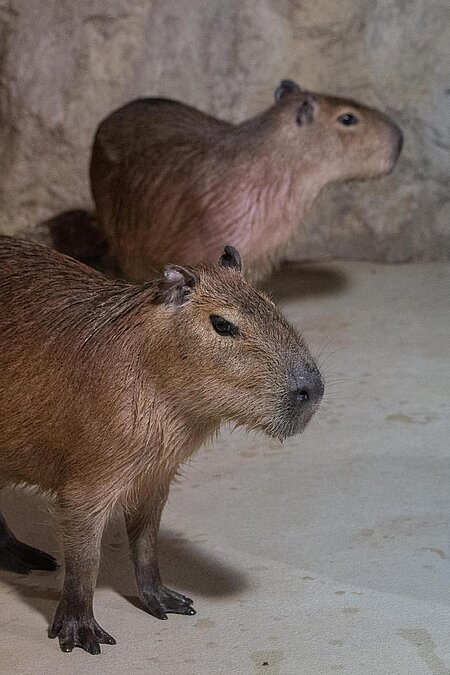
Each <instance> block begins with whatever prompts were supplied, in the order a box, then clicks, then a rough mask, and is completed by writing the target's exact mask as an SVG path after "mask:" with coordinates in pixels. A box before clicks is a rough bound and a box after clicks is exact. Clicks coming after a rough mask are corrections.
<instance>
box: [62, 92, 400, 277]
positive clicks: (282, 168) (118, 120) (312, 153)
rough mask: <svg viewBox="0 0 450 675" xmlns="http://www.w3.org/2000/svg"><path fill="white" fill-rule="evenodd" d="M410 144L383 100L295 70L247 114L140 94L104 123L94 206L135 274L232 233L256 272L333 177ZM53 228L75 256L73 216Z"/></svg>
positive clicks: (354, 174) (190, 256)
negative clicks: (331, 91)
mask: <svg viewBox="0 0 450 675" xmlns="http://www.w3.org/2000/svg"><path fill="white" fill-rule="evenodd" d="M401 146H402V134H401V131H400V129H399V128H398V126H397V125H396V124H394V122H392V120H390V119H389V118H388V117H387V116H386V115H384V114H383V113H381V112H379V111H378V110H375V109H373V108H368V107H366V106H363V105H361V104H359V103H356V102H355V101H351V100H346V99H344V98H336V97H333V96H326V95H323V94H317V93H312V92H310V91H305V90H303V89H301V88H300V87H299V86H298V85H297V84H296V83H295V82H292V81H290V80H284V81H282V82H281V84H280V85H279V86H278V88H277V89H276V92H275V102H274V104H273V105H272V106H271V107H270V108H268V109H267V110H265V111H264V112H262V113H260V114H258V115H256V116H255V117H252V118H250V119H248V120H246V121H244V122H242V123H241V124H229V123H228V122H225V121H223V120H218V119H215V118H214V117H211V116H210V115H206V114H204V113H202V112H200V111H198V110H196V109H194V108H192V107H190V106H188V105H184V104H183V103H179V102H177V101H171V100H166V99H161V98H143V99H138V100H135V101H132V102H130V103H128V104H127V105H125V106H124V107H122V108H120V109H119V110H116V111H115V112H113V113H112V114H110V115H108V117H106V119H105V120H104V121H103V122H102V123H101V124H100V126H99V127H98V130H97V133H96V136H95V140H94V144H93V149H92V159H91V168H90V176H91V187H92V194H93V197H94V201H95V206H96V217H97V219H98V224H99V228H100V229H101V230H103V233H104V235H105V237H106V240H107V241H108V243H109V246H110V249H111V252H112V256H113V258H115V259H116V262H117V264H118V267H119V269H120V272H121V274H122V275H123V276H125V277H126V278H127V279H129V280H133V281H146V280H148V279H150V278H152V277H153V276H154V274H155V271H156V270H160V269H162V266H163V265H164V264H165V263H167V262H176V263H179V264H186V263H190V264H191V263H198V262H213V261H215V260H217V258H218V257H219V256H220V253H221V251H222V250H223V246H224V244H225V243H231V244H233V245H234V246H236V247H237V248H238V249H239V250H240V252H241V254H242V255H243V256H244V258H245V261H246V275H247V277H248V278H249V279H251V280H253V281H256V280H259V279H261V278H262V277H264V276H265V275H266V274H267V273H268V272H270V270H271V269H272V268H273V266H274V265H275V264H276V263H277V262H279V261H280V259H281V258H282V256H283V253H284V252H285V250H286V247H287V245H288V243H289V241H290V240H291V238H292V236H293V235H294V234H295V231H296V229H297V226H298V223H299V221H300V220H301V218H302V217H303V216H304V215H305V213H306V212H307V211H308V209H309V208H310V206H311V205H312V203H313V201H314V199H315V198H316V197H317V195H318V194H319V192H320V190H321V189H322V188H323V187H324V186H325V185H327V184H329V183H332V182H335V181H346V180H352V179H356V180H363V179H367V178H371V177H374V176H381V175H383V174H386V173H388V172H389V171H391V170H392V168H393V167H394V165H395V163H396V161H397V158H398V156H399V153H400V150H401ZM88 218H89V216H88ZM82 220H83V218H82V217H81V218H80V224H81V223H82ZM80 227H82V225H80ZM53 228H54V229H56V230H58V229H60V230H62V233H61V234H60V235H58V233H56V237H55V241H56V239H57V240H58V242H57V247H58V249H59V250H62V251H63V252H68V253H69V254H71V253H72V250H71V248H72V247H73V248H74V250H75V255H76V249H77V248H78V246H73V242H71V241H70V233H68V232H67V233H66V232H65V224H64V219H63V220H62V221H61V222H60V223H58V220H56V221H55V223H53ZM80 236H83V235H82V231H81V229H80ZM66 238H67V239H69V241H67V242H66V245H64V243H65V239H66Z"/></svg>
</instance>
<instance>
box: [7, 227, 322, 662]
mask: <svg viewBox="0 0 450 675" xmlns="http://www.w3.org/2000/svg"><path fill="white" fill-rule="evenodd" d="M0 342H1V345H2V349H1V352H0V488H1V487H3V486H5V485H7V484H27V485H33V486H38V487H39V488H41V489H42V490H45V491H47V492H48V493H51V494H52V495H53V496H54V498H55V501H56V505H57V507H58V510H59V513H60V518H61V533H62V545H63V548H64V556H65V579H64V587H63V592H62V596H61V601H60V603H59V606H58V608H57V610H56V614H55V618H54V621H53V625H52V627H51V630H50V636H52V637H56V636H58V638H59V641H60V645H61V648H62V650H63V651H71V650H72V649H73V647H74V646H80V647H83V648H84V649H85V650H86V651H88V652H90V653H98V652H99V651H100V646H99V645H100V644H101V643H108V644H113V643H114V640H113V638H111V636H109V635H108V634H107V633H106V632H105V631H104V630H103V629H102V628H101V627H100V626H99V625H98V624H97V622H96V621H95V619H94V615H93V609H92V599H93V593H94V587H95V582H96V576H97V569H98V560H99V551H100V542H101V536H102V532H103V529H104V526H105V523H106V521H107V519H108V516H109V515H110V513H111V511H112V509H113V508H114V506H115V505H122V507H123V508H124V512H125V521H126V527H127V532H128V537H129V542H130V549H131V555H132V559H133V562H134V566H135V573H136V582H137V587H138V591H139V596H140V598H141V601H142V603H143V605H144V607H145V609H146V610H147V611H148V612H150V613H151V614H153V615H154V616H156V617H158V618H160V619H165V618H166V613H167V612H176V613H181V614H194V613H195V612H194V610H193V608H192V600H190V599H189V598H185V597H184V596H182V595H180V594H179V593H176V592H175V591H171V590H170V589H167V588H166V587H164V586H163V584H162V582H161V577H160V574H159V570H158V562H157V557H156V538H157V532H158V528H159V522H160V516H161V512H162V509H163V507H164V503H165V501H166V498H167V495H168V491H169V486H170V483H171V481H172V479H173V477H174V476H175V474H176V472H177V470H178V467H179V465H180V463H182V462H183V461H185V460H186V459H187V458H188V457H189V456H190V455H191V454H192V453H193V452H194V451H195V450H196V449H197V448H198V447H199V446H200V445H201V444H202V443H203V442H204V441H205V440H206V439H208V438H210V437H211V435H213V434H214V433H215V432H216V431H217V430H218V428H219V426H220V424H221V423H222V422H225V421H233V422H234V423H236V424H238V425H242V426H244V427H246V428H248V429H260V430H262V431H263V432H265V433H267V434H269V435H271V436H274V437H278V438H280V439H283V438H285V437H286V436H289V435H291V434H293V433H296V432H298V431H301V430H302V429H303V428H304V426H305V425H306V424H307V422H308V420H309V419H310V417H311V416H312V415H313V413H314V412H315V410H316V408H317V406H318V404H319V402H320V399H321V397H322V394H323V381H322V378H321V375H320V373H319V371H318V369H317V366H316V365H315V362H314V360H313V358H312V357H311V355H310V353H309V351H308V349H307V347H306V345H305V343H304V341H303V339H302V338H301V336H299V335H298V334H297V333H296V332H295V331H294V330H293V328H292V327H291V326H290V325H289V324H288V323H287V322H286V321H285V320H284V318H283V317H282V315H281V314H280V313H279V312H278V310H277V309H276V307H275V305H274V304H273V303H272V302H271V301H270V300H269V299H268V298H267V297H265V296H264V295H263V294H261V293H259V292H257V291H256V290H255V289H253V288H252V287H251V286H250V285H249V284H248V282H247V281H246V280H245V279H244V277H243V275H242V274H241V271H240V257H239V254H238V252H237V251H236V250H235V249H233V248H232V247H226V249H225V252H224V253H223V255H222V257H221V258H220V260H219V263H218V264H215V265H202V266H196V267H178V266H174V265H170V266H166V268H165V271H164V275H163V276H162V277H161V278H159V279H157V280H155V281H153V282H150V283H147V284H144V285H132V284H128V283H125V282H122V281H112V280H108V279H106V278H105V277H104V276H102V275H101V274H99V273H98V272H95V271H94V270H92V269H90V268H88V267H85V266H84V265H82V264H81V263H79V262H77V261H74V260H72V259H70V258H67V257H65V256H62V255H61V254H59V253H56V252H54V251H51V250H50V249H47V248H46V247H44V246H39V245H36V244H32V243H30V242H25V241H20V240H16V239H13V238H10V237H0ZM0 567H3V568H5V569H9V570H12V571H16V572H27V571H30V570H31V569H53V568H54V567H55V561H54V559H53V558H51V557H50V556H48V555H47V554H45V553H43V552H42V551H39V550H38V549H34V548H31V547H29V546H27V545H26V544H23V543H22V542H20V541H18V540H17V539H16V538H15V537H14V535H13V534H12V532H11V531H10V530H9V528H8V526H7V524H6V522H5V520H4V519H3V518H2V517H1V516H0Z"/></svg>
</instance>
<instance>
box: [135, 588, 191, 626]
mask: <svg viewBox="0 0 450 675" xmlns="http://www.w3.org/2000/svg"><path fill="white" fill-rule="evenodd" d="M141 598H142V601H143V603H144V607H145V609H146V610H147V612H149V613H150V614H152V615H153V616H156V618H157V619H167V614H187V615H189V616H193V615H194V614H196V611H195V609H194V608H193V607H192V606H191V605H192V603H193V600H191V599H190V598H186V596H184V595H181V593H177V592H176V591H171V590H170V588H166V587H165V586H158V587H157V588H155V589H153V588H152V589H151V590H147V589H146V590H145V591H144V590H143V591H142V595H141Z"/></svg>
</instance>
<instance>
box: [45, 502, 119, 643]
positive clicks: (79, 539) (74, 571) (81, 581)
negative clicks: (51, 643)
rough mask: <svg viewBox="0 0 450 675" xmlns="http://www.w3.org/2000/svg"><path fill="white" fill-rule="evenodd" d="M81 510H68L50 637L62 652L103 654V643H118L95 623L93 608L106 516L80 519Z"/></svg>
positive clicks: (64, 523)
mask: <svg viewBox="0 0 450 675" xmlns="http://www.w3.org/2000/svg"><path fill="white" fill-rule="evenodd" d="M79 509H80V505H79V504H78V511H77V510H75V509H67V508H66V509H65V514H64V520H63V529H64V547H65V574H64V587H63V592H62V596H61V600H60V603H59V605H58V607H57V609H56V613H55V617H54V619H53V624H52V626H51V628H50V630H49V637H51V638H55V637H58V639H59V645H60V647H61V650H62V651H63V652H71V651H72V650H73V648H74V647H81V648H82V649H84V650H85V651H86V652H89V653H90V654H100V644H108V645H114V644H116V642H115V640H114V638H112V637H111V635H109V634H108V633H107V632H106V631H104V630H103V628H101V626H99V624H98V623H97V621H96V620H95V618H94V612H93V606H92V601H93V596H94V589H95V584H96V581H97V574H98V566H99V558H100V544H101V538H102V534H103V529H104V526H105V522H106V513H101V514H100V515H99V514H92V513H87V512H86V513H83V514H82V515H81V516H80V513H79Z"/></svg>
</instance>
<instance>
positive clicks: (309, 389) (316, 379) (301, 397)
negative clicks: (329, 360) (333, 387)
mask: <svg viewBox="0 0 450 675" xmlns="http://www.w3.org/2000/svg"><path fill="white" fill-rule="evenodd" d="M297 385H298V386H297V387H296V388H295V389H293V390H292V391H291V399H292V401H293V403H294V404H295V405H296V406H304V405H305V404H309V405H317V404H318V403H319V402H320V401H321V399H322V396H323V392H324V384H323V380H322V377H321V375H320V373H319V372H318V371H313V372H311V373H307V374H305V375H303V376H301V377H299V378H298V382H297Z"/></svg>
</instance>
